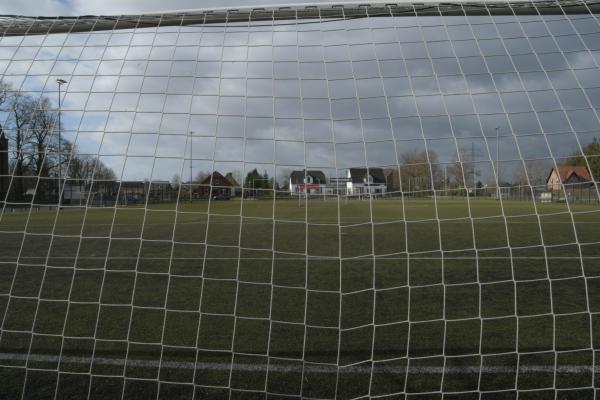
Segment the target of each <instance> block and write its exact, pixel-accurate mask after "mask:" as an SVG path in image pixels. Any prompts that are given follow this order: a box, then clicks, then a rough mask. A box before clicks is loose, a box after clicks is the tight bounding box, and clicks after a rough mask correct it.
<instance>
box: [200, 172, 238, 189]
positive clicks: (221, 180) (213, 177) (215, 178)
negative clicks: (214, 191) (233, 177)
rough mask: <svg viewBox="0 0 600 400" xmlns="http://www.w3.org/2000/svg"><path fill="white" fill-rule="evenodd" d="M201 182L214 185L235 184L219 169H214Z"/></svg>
mask: <svg viewBox="0 0 600 400" xmlns="http://www.w3.org/2000/svg"><path fill="white" fill-rule="evenodd" d="M200 184H201V185H212V186H233V185H232V184H231V181H230V180H229V179H227V178H225V177H224V176H223V175H222V174H221V173H220V172H219V171H213V173H212V174H210V175H209V176H207V177H206V178H204V180H203V181H202V182H200Z"/></svg>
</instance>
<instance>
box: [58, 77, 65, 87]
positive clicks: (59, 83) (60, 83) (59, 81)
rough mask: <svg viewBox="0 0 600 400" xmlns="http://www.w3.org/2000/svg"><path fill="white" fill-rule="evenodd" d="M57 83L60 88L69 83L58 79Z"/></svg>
mask: <svg viewBox="0 0 600 400" xmlns="http://www.w3.org/2000/svg"><path fill="white" fill-rule="evenodd" d="M56 83H58V86H60V85H64V84H65V83H67V81H65V80H64V79H61V78H58V79H57V80H56Z"/></svg>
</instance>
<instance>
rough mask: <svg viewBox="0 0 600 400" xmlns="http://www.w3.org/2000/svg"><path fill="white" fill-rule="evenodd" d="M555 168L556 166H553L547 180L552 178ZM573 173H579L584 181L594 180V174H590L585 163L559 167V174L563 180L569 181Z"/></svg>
mask: <svg viewBox="0 0 600 400" xmlns="http://www.w3.org/2000/svg"><path fill="white" fill-rule="evenodd" d="M555 170H556V167H552V169H551V170H550V174H548V178H547V179H546V181H548V180H549V179H550V176H552V172H553V171H555ZM573 174H575V175H577V176H578V177H579V178H580V179H581V180H582V181H591V180H592V176H591V175H590V172H589V171H588V169H587V167H586V166H585V165H564V166H560V167H558V175H559V177H560V181H561V182H567V181H568V180H569V178H571V176H572V175H573Z"/></svg>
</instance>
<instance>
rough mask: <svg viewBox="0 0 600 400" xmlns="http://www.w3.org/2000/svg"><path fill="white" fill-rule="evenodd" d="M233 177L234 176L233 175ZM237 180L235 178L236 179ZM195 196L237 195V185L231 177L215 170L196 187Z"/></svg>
mask: <svg viewBox="0 0 600 400" xmlns="http://www.w3.org/2000/svg"><path fill="white" fill-rule="evenodd" d="M231 178H232V179H233V177H231ZM234 182H235V179H234ZM194 194H195V196H194V197H199V198H208V197H209V196H212V197H215V196H219V195H227V196H231V197H233V196H235V186H234V184H233V183H232V182H231V180H230V179H228V178H227V177H225V176H223V174H221V173H220V172H219V171H213V173H212V174H210V175H208V176H207V177H206V178H204V180H202V181H201V182H200V184H199V185H198V186H197V187H196V188H195V189H194Z"/></svg>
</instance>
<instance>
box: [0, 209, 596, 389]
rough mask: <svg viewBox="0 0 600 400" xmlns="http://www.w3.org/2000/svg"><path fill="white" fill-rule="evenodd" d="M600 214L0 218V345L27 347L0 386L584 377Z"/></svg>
mask: <svg viewBox="0 0 600 400" xmlns="http://www.w3.org/2000/svg"><path fill="white" fill-rule="evenodd" d="M536 207H537V208H536ZM569 211H571V213H569ZM599 223H600V209H599V208H598V206H597V205H571V207H570V210H569V208H568V207H567V205H566V204H536V205H534V204H533V203H529V202H506V201H505V202H503V203H500V202H498V201H495V200H489V199H469V202H467V199H464V198H463V199H438V201H437V206H436V204H434V202H433V200H426V199H424V200H416V199H415V200H412V199H411V200H406V201H404V202H402V201H400V200H377V201H373V202H369V201H358V200H354V201H343V200H342V201H340V202H339V203H338V202H337V201H335V200H326V201H324V200H310V201H308V202H307V203H302V202H298V200H277V201H275V202H273V201H271V200H244V201H240V200H239V199H237V200H231V201H218V202H210V203H209V202H196V203H193V204H188V203H185V204H180V205H176V204H151V205H149V206H148V208H144V207H142V206H130V207H120V208H118V209H116V210H115V209H114V208H104V209H101V208H90V209H87V210H85V209H78V208H63V209H61V210H60V211H58V212H57V211H33V212H32V213H31V214H28V213H26V212H15V213H5V214H4V215H2V216H1V217H0V318H3V319H4V326H3V327H2V328H3V331H2V335H1V337H0V353H3V354H6V353H12V354H16V355H21V357H15V358H13V359H11V360H8V359H7V358H6V356H4V359H2V360H0V365H2V367H0V398H19V397H20V396H21V390H23V389H24V390H25V392H24V397H25V398H31V399H34V398H35V399H37V398H54V394H55V392H56V393H58V396H57V398H61V399H63V398H72V399H76V398H87V393H88V391H90V392H91V394H92V396H91V398H94V399H112V398H120V397H121V393H122V392H123V391H124V393H125V398H155V397H156V395H157V393H160V396H161V397H160V398H174V399H191V398H193V397H194V395H195V396H196V398H221V397H222V396H225V397H228V396H229V389H228V388H232V389H233V392H232V397H233V398H238V397H239V398H246V397H248V396H249V394H250V392H247V391H246V390H256V391H258V396H257V397H258V398H263V397H262V394H264V392H265V390H266V391H267V392H269V393H270V394H273V393H278V394H288V395H300V394H302V396H304V397H319V398H333V397H334V396H336V395H337V396H338V397H339V398H356V397H360V396H366V395H369V394H370V395H372V396H379V395H386V394H392V393H402V392H407V393H429V392H439V391H440V390H441V391H443V392H461V393H462V392H466V393H469V392H472V393H475V392H477V390H481V391H486V392H502V391H508V392H507V393H510V391H511V390H515V389H516V390H520V391H524V390H527V391H528V392H527V393H528V395H529V396H530V397H526V398H539V399H543V398H550V397H551V398H554V391H553V390H550V391H545V389H552V388H554V387H556V388H559V389H565V390H566V392H564V393H567V394H568V393H570V392H569V390H568V389H574V388H589V387H592V385H593V379H594V376H593V374H592V372H591V367H592V366H593V358H592V355H593V351H594V350H595V349H597V348H598V347H599V346H600V324H599V322H600V320H599V319H598V318H597V315H596V314H595V313H596V312H598V311H599V310H600V229H599V228H598V226H599V225H598V224H599ZM540 232H541V233H540ZM61 349H62V350H61ZM517 352H518V353H519V354H520V358H519V362H520V364H518V363H517ZM28 353H31V354H34V355H36V357H32V358H31V359H30V360H29V361H28V363H27V364H26V362H25V359H24V357H23V355H26V354H28ZM61 354H62V356H63V359H62V361H61V362H60V363H59V362H58V361H59V359H60V356H61ZM41 356H47V357H41ZM65 356H68V357H65ZM78 357H79V358H78ZM92 359H93V362H92ZM125 359H127V360H128V363H127V364H126V365H123V364H122V363H120V362H119V360H125ZM161 359H162V361H163V363H164V364H163V366H162V367H160V368H159V365H160V363H159V361H160V360H161ZM99 360H100V361H99ZM102 360H112V361H102ZM144 360H145V361H144ZM303 360H304V361H305V362H306V364H305V367H304V373H303V370H302V366H303V364H302V361H303ZM371 361H372V362H373V364H371ZM195 362H198V363H199V364H198V366H197V367H196V368H195V370H194V369H193V368H185V367H183V368H176V367H174V366H177V365H188V366H189V365H193V364H194V363H195ZM555 363H556V364H555ZM336 364H337V365H340V366H341V368H338V367H336V366H335V365H336ZM231 365H234V366H235V367H234V368H233V370H232V372H231V374H230V368H229V367H230V366H231ZM480 365H481V366H483V372H482V373H481V377H480V374H479V370H478V368H479V366H480ZM555 365H557V366H559V367H560V366H567V367H564V368H562V369H560V368H559V369H558V371H559V372H557V374H556V378H555V377H554V374H553V373H552V370H553V369H554V366H555ZM240 366H243V367H240ZM544 366H545V368H542V367H544ZM577 366H583V368H579V369H578V368H576V367H577ZM25 367H27V369H26V368H25ZM407 368H408V374H406V373H404V372H403V371H405V370H406V369H407ZM26 370H27V375H26V376H25V371H26ZM423 371H425V372H423ZM517 371H518V372H517ZM549 371H550V372H549ZM561 371H562V372H561ZM573 371H575V372H573ZM371 372H373V373H371ZM90 374H91V378H90ZM442 375H443V377H444V379H443V381H442ZM123 377H125V378H127V379H126V380H123ZM517 377H518V380H516V378H517ZM158 381H160V385H158V383H157V382H158ZM194 384H195V386H194ZM369 387H370V392H369ZM261 393H262V394H261ZM523 393H525V392H523ZM571 394H572V395H573V396H575V397H573V398H593V393H592V394H591V395H590V393H589V390H588V391H586V390H582V391H579V392H573V393H571ZM571 394H569V395H571ZM236 396H237V397H236ZM427 396H433V397H427V398H437V397H435V396H436V395H427ZM498 396H499V395H498ZM546 396H549V397H546ZM586 396H592V397H586ZM457 398H472V397H457ZM490 398H492V397H490ZM493 398H508V397H493ZM565 398H566V397H565Z"/></svg>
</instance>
